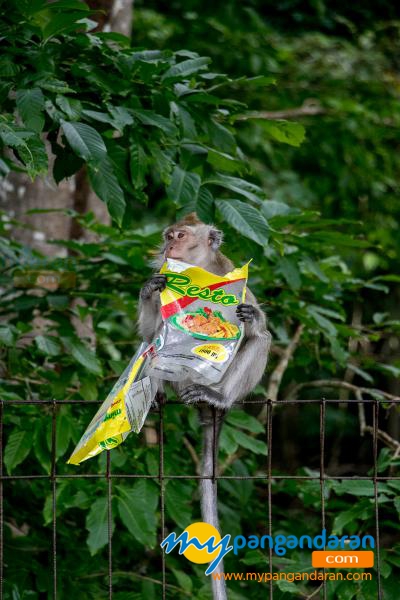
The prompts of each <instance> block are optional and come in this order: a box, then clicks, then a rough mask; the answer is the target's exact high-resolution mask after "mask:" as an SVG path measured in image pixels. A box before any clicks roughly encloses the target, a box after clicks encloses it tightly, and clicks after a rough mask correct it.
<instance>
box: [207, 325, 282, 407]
mask: <svg viewBox="0 0 400 600" xmlns="http://www.w3.org/2000/svg"><path fill="white" fill-rule="evenodd" d="M271 339H272V338H271V334H270V333H269V331H265V332H264V333H261V334H259V335H255V336H253V337H249V338H247V340H246V341H245V343H244V344H243V346H241V347H240V349H239V351H238V353H237V354H236V356H235V359H234V360H233V361H232V363H231V364H230V365H229V367H228V369H227V371H226V373H225V374H224V377H223V379H222V381H221V382H220V383H219V384H217V386H216V387H218V390H219V391H220V392H221V393H222V396H223V398H224V402H225V408H226V409H228V408H230V407H231V406H232V404H233V403H234V402H236V400H240V399H241V398H244V397H245V396H247V395H248V394H250V392H251V391H252V390H253V389H254V388H255V386H256V385H257V384H258V382H259V381H260V380H261V378H262V376H263V374H264V371H265V367H266V366H267V360H268V353H269V348H270V346H271Z"/></svg>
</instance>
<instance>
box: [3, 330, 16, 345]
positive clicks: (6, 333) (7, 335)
mask: <svg viewBox="0 0 400 600" xmlns="http://www.w3.org/2000/svg"><path fill="white" fill-rule="evenodd" d="M0 344H1V345H3V346H13V344H14V334H13V330H12V329H11V327H9V326H8V325H0Z"/></svg>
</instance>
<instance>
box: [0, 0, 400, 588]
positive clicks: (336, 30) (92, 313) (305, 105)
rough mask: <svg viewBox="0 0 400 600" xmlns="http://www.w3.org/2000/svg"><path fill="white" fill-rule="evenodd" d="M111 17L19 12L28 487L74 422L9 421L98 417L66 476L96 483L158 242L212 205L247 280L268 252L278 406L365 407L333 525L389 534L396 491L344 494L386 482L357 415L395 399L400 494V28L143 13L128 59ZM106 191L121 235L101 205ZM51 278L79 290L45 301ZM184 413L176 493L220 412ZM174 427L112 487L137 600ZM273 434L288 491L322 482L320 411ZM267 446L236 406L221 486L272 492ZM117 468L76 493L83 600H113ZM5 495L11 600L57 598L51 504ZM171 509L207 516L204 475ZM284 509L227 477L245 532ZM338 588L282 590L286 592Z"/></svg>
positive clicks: (363, 12) (188, 578) (397, 553)
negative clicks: (314, 401) (111, 395)
mask: <svg viewBox="0 0 400 600" xmlns="http://www.w3.org/2000/svg"><path fill="white" fill-rule="evenodd" d="M108 4H110V3H108ZM91 6H92V8H94V9H99V8H102V9H103V10H104V12H100V13H99V12H91V11H90V10H89V9H88V7H87V6H86V5H85V4H83V3H81V2H78V1H74V0H66V1H59V2H54V3H50V4H49V3H47V2H43V1H41V0H35V1H34V2H11V3H7V6H6V5H5V3H3V4H0V7H1V9H2V25H1V36H2V39H1V44H2V57H1V60H0V73H1V83H0V103H1V106H2V116H1V120H0V138H1V144H2V157H1V159H0V169H1V172H2V174H3V176H4V181H3V184H2V198H3V200H2V202H3V208H4V212H3V218H2V221H1V238H0V252H1V256H2V264H1V274H0V277H1V279H0V286H1V293H2V304H1V313H0V319H1V326H0V340H1V345H2V347H1V350H0V377H1V386H2V387H1V396H2V400H3V401H4V405H5V407H4V436H5V450H4V470H5V473H6V474H12V475H24V474H27V473H31V474H36V475H47V474H49V473H50V469H51V446H52V443H51V441H52V411H53V410H54V409H53V407H52V406H51V405H50V406H49V405H43V406H40V405H39V406H38V405H26V406H24V405H8V406H7V401H12V400H14V401H16V400H21V401H24V400H27V399H36V400H53V399H56V400H68V399H69V400H73V399H83V400H85V401H88V404H87V406H84V405H76V406H71V405H64V406H63V405H61V406H59V405H58V406H57V409H56V448H55V454H56V458H57V464H56V468H57V473H58V474H61V475H63V474H64V475H68V474H76V473H77V471H76V469H75V468H74V467H72V466H67V465H66V464H65V461H66V459H67V457H68V456H69V454H70V453H71V451H72V449H73V447H74V445H75V444H76V443H77V441H78V440H79V438H80V435H81V433H82V432H83V430H84V428H85V426H86V424H87V423H88V421H89V420H90V418H91V415H92V414H93V412H94V407H95V405H93V404H90V403H89V402H95V401H97V400H98V401H101V400H102V399H103V398H104V397H105V395H106V394H107V392H108V390H109V389H110V387H111V385H112V383H113V381H114V380H115V378H116V377H117V376H118V375H119V374H120V373H121V371H122V370H123V368H124V366H125V365H126V362H127V361H128V360H129V358H130V357H131V355H132V354H133V352H134V349H135V347H136V345H137V342H138V338H137V331H136V326H135V316H136V310H137V297H138V292H139V289H140V287H141V285H142V283H143V281H145V279H146V277H148V276H149V274H150V272H151V269H150V259H151V252H152V250H153V249H154V247H155V246H156V245H157V243H158V242H159V239H160V232H161V230H162V228H163V227H164V226H165V225H166V224H167V223H169V222H171V221H172V220H174V219H175V218H176V216H179V215H180V214H183V213H185V212H190V211H191V210H197V212H198V213H199V215H200V216H201V217H202V218H203V219H204V220H205V221H207V222H216V223H217V224H218V225H219V226H221V227H222V228H223V230H224V232H225V237H226V242H225V251H226V253H227V254H229V256H231V257H232V258H233V260H234V261H235V262H237V263H238V264H239V263H241V262H243V261H244V260H247V259H248V258H249V257H253V258H254V261H253V263H252V264H253V266H252V276H251V287H252V289H253V290H254V292H255V294H256V296H257V297H258V298H259V299H260V301H261V302H262V303H263V306H264V308H265V310H266V311H267V314H268V317H269V322H270V328H271V330H272V332H273V335H274V349H273V353H272V357H271V361H270V365H269V368H268V372H267V374H266V377H265V380H264V381H263V382H262V385H260V386H259V387H258V388H257V390H256V391H255V398H256V399H265V398H272V399H273V400H277V399H291V398H301V397H303V398H304V397H308V398H321V397H326V398H340V399H341V400H343V403H342V404H340V405H329V406H328V408H327V415H326V436H327V438H326V455H325V462H326V469H327V473H328V474H329V475H330V476H332V477H337V478H338V479H337V480H335V481H327V482H326V483H325V504H326V510H327V529H328V531H334V532H335V533H337V534H342V533H346V534H353V533H357V534H362V533H372V534H374V533H375V522H374V518H375V513H374V504H373V499H374V488H373V483H372V481H367V480H363V481H356V480H353V481H349V480H340V476H344V475H346V476H348V475H364V476H367V475H369V476H371V474H372V435H371V431H370V430H369V429H368V427H370V426H371V425H372V410H371V409H369V408H368V407H367V408H366V409H365V411H364V412H362V413H360V412H359V411H358V408H357V407H356V405H355V404H350V403H346V401H347V400H348V399H349V398H356V399H358V400H360V399H362V398H373V399H378V400H379V402H380V404H381V410H380V415H381V417H380V421H379V428H380V430H381V433H380V443H379V464H378V468H379V474H380V475H383V476H384V475H390V476H396V475H397V476H398V465H399V454H400V452H399V447H400V446H399V442H398V438H399V415H398V410H396V407H395V405H393V404H391V403H390V401H391V400H393V399H394V398H398V396H399V383H398V381H399V380H398V376H399V369H400V358H399V338H398V329H399V321H398V318H399V310H398V304H399V293H400V286H399V281H400V278H399V274H398V272H397V265H398V258H399V243H400V242H399V236H398V233H397V230H398V223H397V221H398V213H399V209H398V206H399V205H398V188H399V180H398V172H399V153H398V151H397V150H398V128H399V123H400V111H399V103H398V100H399V78H398V66H399V65H398V49H399V48H398V46H399V42H398V28H399V21H398V14H397V11H396V9H395V8H394V7H393V6H392V4H391V3H380V4H379V7H377V6H375V5H374V4H372V3H363V6H362V8H361V7H357V6H348V5H347V4H346V3H341V2H338V1H335V2H330V3H328V2H315V3H310V5H305V4H304V3H299V2H296V1H290V0H289V1H283V0H282V1H280V2H278V3H272V2H262V3H261V2H258V1H257V0H253V1H249V0H246V1H245V2H240V3H238V2H235V1H234V0H229V2H226V3H224V4H223V5H222V4H220V5H216V4H215V3H213V4H211V3H200V2H198V0H190V1H189V2H180V1H178V0H177V1H175V2H172V3H164V2H161V1H159V0H157V1H154V2H146V3H144V2H139V1H138V2H137V3H136V5H135V7H134V10H133V28H132V38H131V40H129V38H126V37H124V36H123V35H121V34H120V33H116V32H113V33H107V32H104V31H100V29H101V27H102V26H103V23H102V20H104V18H103V17H108V16H109V12H110V6H109V5H108V6H107V3H102V4H101V5H100V3H96V2H93V3H91ZM107 11H108V12H107ZM221 73H222V75H221ZM29 177H31V178H35V177H36V178H37V179H36V182H35V183H33V184H31V183H30V180H29ZM38 182H39V183H38ZM40 182H42V183H40ZM43 182H44V183H43ZM66 182H69V185H70V188H68V191H67V192H65V188H63V187H62V186H65V185H66ZM71 182H72V183H71ZM56 184H59V187H58V188H57V187H56ZM38 185H44V188H40V189H41V190H42V189H44V190H45V194H47V196H46V202H44V201H45V198H44V194H41V193H40V194H37V189H38V188H35V187H34V186H38ZM19 190H22V191H20V192H19ZM49 190H50V191H49ZM62 190H64V191H62ZM93 191H94V192H95V193H96V194H97V196H98V197H99V198H101V200H102V201H104V202H105V203H106V206H107V208H108V211H109V214H110V215H111V217H112V220H110V219H109V218H108V217H107V215H106V214H105V213H104V211H103V213H101V211H100V216H99V212H98V210H97V211H96V213H94V212H93V211H92V210H91V205H90V202H89V198H90V194H92V193H93ZM64 193H65V194H66V196H65V198H64V196H62V199H61V201H60V198H59V195H60V194H64ZM48 194H50V196H51V197H50V200H49V197H48ZM32 198H33V199H34V202H33V201H32ZM51 202H54V204H51ZM57 202H58V204H57ZM53 206H54V207H55V206H57V207H58V208H57V210H56V211H55V212H52V211H51V208H52V207H53ZM96 206H97V207H98V205H96ZM49 207H50V209H49ZM28 208H29V209H30V210H31V213H30V215H28V216H26V215H25V212H26V210H27V209H28ZM42 208H45V211H46V212H41V209H42ZM56 219H59V220H58V221H57V224H56ZM60 219H61V221H60ZM60 222H62V229H61V230H60V229H59V223H60ZM60 231H61V233H62V235H55V233H56V234H57V232H60ZM43 232H44V233H43ZM38 234H39V235H38ZM43 237H44V238H45V239H44V240H43ZM43 241H44V242H45V244H41V242H43ZM44 270H51V271H57V272H59V273H60V274H61V273H64V272H68V273H70V274H72V281H73V280H74V278H75V281H76V283H75V285H74V286H72V287H64V286H62V285H60V286H57V285H55V286H54V287H53V289H49V288H48V287H47V288H44V289H43V288H41V289H40V286H39V287H38V286H32V285H30V284H29V285H28V287H25V288H24V287H21V280H22V281H23V280H25V281H26V279H27V277H28V276H29V277H33V275H32V273H37V272H38V271H42V272H43V271H44ZM69 277H71V275H69ZM30 281H32V280H31V279H30ZM173 400H174V399H173V397H172V396H171V397H170V398H169V403H168V404H167V406H166V409H165V436H164V437H165V444H166V446H165V469H166V473H167V474H187V475H193V474H194V473H195V471H196V467H197V461H198V456H199V448H200V440H199V435H198V429H199V428H198V423H197V416H196V413H195V411H194V410H193V409H186V408H185V410H182V407H180V406H179V405H176V404H175V405H174V403H173ZM360 417H361V419H360ZM157 418H158V417H157V414H156V413H154V414H152V415H150V417H149V419H148V422H147V426H146V428H145V431H144V434H143V435H141V436H138V437H136V436H133V435H132V436H130V437H129V438H128V440H127V441H126V442H125V443H124V445H123V446H121V447H120V448H119V449H116V450H114V451H113V452H112V453H111V455H110V458H111V470H112V472H113V473H120V474H121V475H124V474H131V473H135V474H143V475H147V476H153V478H152V477H150V478H146V479H142V480H140V479H139V480H132V479H129V478H121V479H118V480H115V482H114V483H113V514H114V517H113V518H114V523H113V531H114V535H113V560H114V569H115V572H114V578H113V583H114V590H115V594H114V596H115V597H116V598H121V599H122V598H123V599H127V600H130V599H135V598H146V599H147V598H149V599H152V598H159V597H160V594H161V592H160V565H161V559H160V552H159V550H158V546H157V535H158V532H159V527H160V505H159V494H160V489H159V485H158V481H157V478H158V474H159V449H158V441H159V440H158V432H157V427H158V423H157ZM364 419H365V423H364ZM273 424H274V437H273V440H274V441H273V452H272V464H273V469H274V472H275V473H276V474H278V473H280V474H282V473H283V474H289V475H295V474H298V475H318V474H319V413H318V410H317V408H316V407H315V408H314V407H311V406H305V405H303V406H302V407H298V406H293V405H281V406H279V405H278V406H277V407H276V408H275V411H274V419H273ZM265 439H266V437H265V414H264V412H263V411H261V412H260V410H257V409H256V407H255V406H252V407H246V409H245V410H241V409H237V410H235V411H233V412H232V413H231V414H230V416H229V417H228V419H227V423H226V424H225V426H224V430H223V434H222V438H221V452H220V462H221V469H222V471H223V473H224V474H227V475H240V476H243V475H253V474H257V475H262V474H265V472H266V463H267V458H266V452H267V447H266V444H265ZM182 448H185V449H186V450H187V452H183V451H182ZM105 461H106V457H105V455H104V454H103V455H101V456H100V457H99V458H96V459H93V460H92V461H89V462H88V463H84V464H83V465H82V467H80V468H79V471H78V473H88V474H91V475H93V476H94V475H100V477H99V478H96V477H92V478H88V479H84V480H80V479H62V480H59V481H58V482H57V541H58V545H57V552H58V595H57V597H58V598H60V599H62V598H64V597H65V598H66V597H68V596H69V595H71V594H74V593H75V594H76V593H80V594H81V596H82V597H85V598H88V599H89V598H93V599H96V600H97V599H99V598H106V597H107V560H108V559H107V549H106V543H107V531H108V523H107V503H106V491H107V483H106V480H105V479H104V478H103V477H102V476H103V475H104V473H105V469H106V464H105ZM399 487H400V486H399V481H398V480H396V479H393V480H391V481H385V482H380V483H379V489H378V492H379V496H378V499H379V508H380V518H381V525H382V531H381V534H382V538H381V547H382V549H381V558H382V564H381V568H382V576H383V590H384V597H385V598H389V599H391V598H395V597H396V589H397V583H396V580H397V578H398V567H399V565H400V547H399V544H398V531H399V522H398V515H399V512H400V504H399V500H398V491H399ZM4 492H5V506H4V514H5V517H4V518H5V531H4V536H5V549H4V556H5V598H10V599H11V598H12V599H13V600H15V599H19V598H24V599H25V598H29V599H36V598H37V599H41V598H51V597H52V574H51V569H50V568H49V565H51V535H52V534H51V532H52V529H51V527H52V494H51V484H50V482H49V480H48V479H46V478H43V479H37V480H35V481H27V480H23V479H21V480H13V481H5V483H4ZM272 493H273V498H272V511H273V526H274V534H278V533H284V534H289V533H295V534H298V535H300V534H303V533H306V532H305V531H304V523H307V533H310V534H312V535H315V534H317V533H318V532H319V531H320V528H321V520H320V519H321V516H320V511H321V499H320V487H319V482H318V481H301V480H287V481H282V480H274V481H273V483H272ZM165 500H166V518H167V522H166V525H167V529H168V530H173V529H177V530H181V529H183V528H185V527H186V526H187V525H188V524H189V523H190V522H192V521H193V520H196V519H198V518H199V508H198V495H197V487H196V484H195V482H194V481H190V480H179V481H174V480H170V481H169V482H168V483H167V485H166V489H165ZM267 508H268V507H267V495H266V484H265V482H264V483H261V482H260V483H259V482H255V481H251V480H247V481H246V480H241V481H229V480H224V481H222V482H221V483H220V512H221V518H222V528H223V530H224V531H227V532H230V533H231V534H232V535H236V534H239V533H242V534H249V535H250V534H254V533H259V534H262V533H267ZM127 548H129V552H127V550H126V549H127ZM307 554H308V553H304V552H296V551H294V552H292V553H291V554H290V556H289V555H287V556H286V557H285V558H284V559H282V558H278V557H276V558H275V559H274V568H275V569H279V568H281V569H285V570H287V571H294V570H306V569H308V570H309V569H310V566H309V559H308V555H307ZM265 561H266V557H265V555H263V554H262V553H261V552H260V553H259V552H258V551H250V552H248V553H247V554H243V555H241V556H238V557H231V556H229V558H228V559H227V561H226V563H227V564H226V569H227V570H232V571H234V570H237V571H245V570H246V569H247V570H249V571H250V572H254V571H255V570H259V571H260V572H264V571H266V570H267V568H266V562H265ZM167 582H168V589H167V596H168V597H169V598H187V597H192V598H196V599H202V598H209V597H210V590H209V582H208V581H207V580H206V578H205V577H204V575H203V574H202V569H201V568H198V567H196V566H194V565H191V564H189V563H186V562H183V561H182V560H181V559H180V558H179V557H178V556H174V555H171V556H169V557H168V561H167ZM315 591H316V588H315V586H314V587H313V586H312V585H308V586H306V585H304V584H301V585H300V584H298V583H292V584H290V583H287V582H283V583H282V582H281V583H279V584H277V585H276V586H275V588H274V598H275V597H276V598H278V599H283V600H286V598H292V597H294V595H296V596H295V597H304V598H306V597H309V596H310V595H311V594H312V593H313V592H315ZM262 594H263V596H262V597H264V595H265V590H263V589H261V586H255V585H254V584H252V583H248V584H247V587H246V586H239V585H238V584H234V583H232V584H231V585H230V597H231V598H233V599H240V598H244V597H246V598H259V597H261V595H262ZM313 597H315V596H313ZM328 597H329V598H339V599H344V600H351V599H352V598H357V599H370V598H371V599H374V600H375V599H376V597H377V591H376V578H375V579H374V580H373V581H372V582H371V583H369V584H368V583H365V582H363V583H362V584H361V583H360V584H356V583H351V584H349V583H348V582H344V583H332V582H331V583H330V584H329V585H328Z"/></svg>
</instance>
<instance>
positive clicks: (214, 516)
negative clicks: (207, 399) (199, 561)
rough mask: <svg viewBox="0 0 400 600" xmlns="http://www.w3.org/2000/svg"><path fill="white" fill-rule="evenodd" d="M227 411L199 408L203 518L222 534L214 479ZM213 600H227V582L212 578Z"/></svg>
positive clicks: (220, 567)
mask: <svg viewBox="0 0 400 600" xmlns="http://www.w3.org/2000/svg"><path fill="white" fill-rule="evenodd" d="M224 414H225V411H224V410H220V409H215V408H212V407H211V406H210V405H209V404H201V405H200V406H199V416H200V422H201V425H202V427H203V448H202V463H201V477H202V479H201V480H200V498H201V516H202V519H203V521H204V522H205V523H209V524H210V525H213V527H215V528H216V529H217V530H218V531H219V532H220V533H221V530H220V528H219V519H218V495H217V481H216V480H215V479H214V477H215V475H216V469H217V460H218V440H219V434H220V432H221V428H222V422H223V418H224ZM223 571H224V565H223V562H222V560H221V561H220V562H219V564H218V566H217V568H216V570H215V571H214V573H222V572H223ZM211 586H212V593H213V600H226V599H227V595H226V585H225V580H224V579H223V578H221V580H215V579H214V578H213V577H211Z"/></svg>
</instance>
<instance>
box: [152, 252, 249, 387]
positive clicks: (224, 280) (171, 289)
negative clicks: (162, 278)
mask: <svg viewBox="0 0 400 600" xmlns="http://www.w3.org/2000/svg"><path fill="white" fill-rule="evenodd" d="M160 273H164V274H165V275H166V276H167V286H166V288H165V290H164V291H162V292H161V295H160V297H161V314H162V318H163V321H164V327H163V330H162V333H161V335H160V344H159V348H158V349H157V352H156V354H155V355H154V356H153V358H152V360H151V368H150V373H151V374H152V375H153V376H155V377H157V378H159V379H166V380H169V381H182V380H184V379H190V380H191V381H194V382H196V383H205V384H207V383H218V382H219V381H220V380H221V379H222V377H223V375H224V373H225V371H226V369H227V368H228V366H229V364H230V363H231V361H232V359H233V357H234V356H235V354H236V352H237V350H238V348H239V345H240V342H241V339H242V336H243V327H244V326H243V323H241V322H240V321H239V319H238V318H237V316H236V307H237V306H238V304H240V303H241V302H244V299H245V295H246V283H247V277H248V265H244V266H243V267H241V268H237V269H234V270H233V271H231V272H230V273H226V275H223V276H220V275H214V274H213V273H209V272H208V271H205V270H204V269H202V268H200V267H195V266H193V265H189V264H187V263H184V262H181V261H178V260H175V259H167V261H166V262H165V263H164V265H163V266H162V268H161V271H160Z"/></svg>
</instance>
